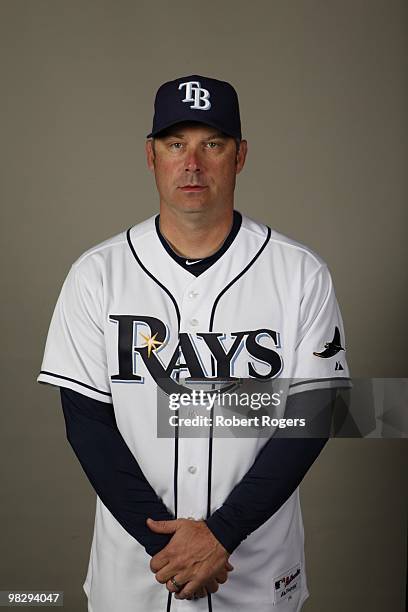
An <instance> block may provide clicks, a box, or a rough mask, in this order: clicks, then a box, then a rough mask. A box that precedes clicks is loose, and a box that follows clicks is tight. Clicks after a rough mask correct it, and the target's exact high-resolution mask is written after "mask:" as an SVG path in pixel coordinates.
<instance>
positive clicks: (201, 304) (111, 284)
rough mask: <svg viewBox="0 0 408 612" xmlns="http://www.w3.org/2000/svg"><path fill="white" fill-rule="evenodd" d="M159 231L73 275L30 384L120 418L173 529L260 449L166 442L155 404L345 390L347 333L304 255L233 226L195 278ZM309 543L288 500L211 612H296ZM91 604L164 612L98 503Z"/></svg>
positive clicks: (150, 223)
mask: <svg viewBox="0 0 408 612" xmlns="http://www.w3.org/2000/svg"><path fill="white" fill-rule="evenodd" d="M156 220H157V217H156V216H153V217H151V218H150V219H148V220H146V221H144V222H142V223H140V224H138V225H136V226H134V227H132V228H130V229H129V230H128V231H127V232H123V233H121V234H119V235H117V236H115V237H113V238H111V239H109V240H107V241H105V242H103V243H101V244H99V245H97V246H96V247H94V248H92V249H90V250H89V251H87V252H86V253H84V254H83V255H82V256H81V257H80V258H79V259H78V260H77V261H76V262H75V263H74V265H73V266H72V268H71V270H70V272H69V274H68V276H67V278H66V280H65V283H64V285H63V288H62V290H61V294H60V296H59V299H58V302H57V305H56V308H55V311H54V314H53V318H52V321H51V325H50V330H49V333H48V338H47V344H46V349H45V355H44V360H43V364H42V368H41V373H40V375H39V377H38V380H39V381H40V382H45V383H49V384H52V385H57V386H59V387H61V386H62V387H67V388H70V389H72V390H74V391H78V392H79V393H82V394H84V395H88V396H89V397H91V398H94V399H98V400H100V401H103V402H109V403H113V407H114V411H115V417H116V422H117V426H118V429H119V431H120V433H121V435H122V437H123V438H124V440H125V441H126V444H127V445H128V447H129V449H130V450H131V451H132V453H133V455H134V456H135V458H136V460H137V462H138V464H139V465H140V467H141V469H142V471H143V473H144V474H145V476H146V478H147V480H148V482H149V483H150V484H151V486H152V487H153V489H154V490H155V492H156V493H157V495H158V496H159V497H160V498H161V499H162V500H163V502H164V503H165V505H166V507H167V508H168V509H169V511H170V512H171V513H172V514H174V515H175V516H177V517H193V518H197V519H199V518H203V517H205V516H207V515H208V511H209V512H210V513H213V512H215V510H216V509H217V508H219V507H220V506H221V505H222V504H223V502H224V500H225V499H226V497H227V496H228V495H229V493H230V492H231V491H232V489H233V488H234V486H235V485H236V484H237V483H238V482H240V480H241V479H242V477H243V476H244V475H245V474H246V472H247V471H248V470H249V468H250V467H251V465H252V464H253V462H254V459H255V457H256V456H258V454H259V452H260V450H261V449H262V447H263V445H264V444H265V442H266V438H265V437H262V436H258V437H256V436H255V437H234V436H232V437H230V438H224V437H216V436H212V435H211V431H210V433H209V436H208V437H201V438H192V437H190V438H187V437H186V438H183V437H178V436H177V435H174V436H173V437H170V436H168V437H159V436H158V435H157V427H158V421H157V409H158V406H159V404H160V402H159V398H160V397H161V396H163V395H164V396H169V394H170V393H172V392H175V391H176V390H177V389H179V388H180V384H181V383H182V381H183V380H184V379H188V377H190V378H204V379H208V380H209V381H211V380H213V379H214V378H215V379H218V378H220V377H225V376H226V377H228V376H230V377H232V378H234V379H236V378H242V379H252V380H255V381H257V380H260V381H264V380H273V379H275V378H278V377H279V378H281V379H285V380H287V381H289V382H288V393H289V394H295V393H301V392H303V391H307V390H311V389H317V388H327V387H336V386H343V385H348V384H349V371H348V367H347V362H346V359H345V338H344V329H343V323H342V319H341V315H340V312H339V308H338V304H337V301H336V297H335V294H334V289H333V285H332V281H331V276H330V273H329V271H328V269H327V266H326V265H325V263H324V262H323V261H322V260H321V259H320V258H319V257H318V256H317V255H316V254H315V253H313V252H312V251H311V250H310V249H308V248H306V247H305V246H303V245H301V244H299V243H297V242H295V241H293V240H291V239H289V238H287V237H285V236H283V235H281V234H279V233H277V232H275V231H273V230H271V229H270V228H268V227H267V226H265V225H264V224H262V223H259V222H257V221H255V220H252V219H250V218H249V217H247V216H245V215H242V222H241V225H240V227H239V230H238V232H237V233H236V235H235V237H234V238H233V240H232V241H231V243H230V244H229V245H228V247H227V248H226V249H225V250H224V251H223V253H222V255H221V257H219V258H218V259H217V260H216V261H215V262H214V264H213V265H212V266H211V267H210V268H208V269H207V270H206V271H205V272H203V273H202V274H200V275H199V276H195V275H194V274H192V273H191V272H190V270H188V269H186V267H185V266H182V265H180V263H179V262H177V261H176V259H175V258H174V257H172V256H171V254H170V253H169V252H168V250H167V249H166V248H165V247H164V245H163V244H162V241H161V240H160V238H159V235H158V232H157V227H156V222H157V221H156ZM280 409H281V411H282V414H283V413H284V405H281V407H280ZM216 410H217V405H215V407H214V411H216ZM303 541H304V534H303V524H302V517H301V510H300V504H299V491H298V489H296V490H295V492H294V493H293V494H292V495H291V496H290V498H289V499H288V500H287V501H286V502H285V503H284V504H283V505H282V506H281V508H280V509H279V510H278V511H277V512H276V513H275V514H274V515H273V516H272V517H270V519H268V520H267V521H266V522H265V523H264V524H263V525H262V526H261V527H259V528H258V529H256V530H255V531H254V532H253V533H251V535H250V536H248V538H246V539H245V540H244V541H243V542H242V543H241V544H240V546H238V548H237V549H236V550H235V551H234V553H233V554H232V555H231V558H230V560H231V562H232V564H233V565H234V567H235V570H234V571H233V572H231V573H230V575H229V579H228V581H227V583H226V584H225V585H222V587H221V588H220V589H219V591H218V592H217V593H216V594H214V595H213V596H212V609H213V610H214V612H215V611H220V612H224V611H225V612H227V611H232V610H236V609H242V608H245V607H246V606H247V607H249V606H255V607H256V608H257V609H258V610H259V611H260V612H266V611H267V610H271V608H272V607H274V606H276V609H277V610H279V611H280V610H281V611H282V612H295V611H298V610H300V608H301V605H302V603H303V602H304V600H305V599H306V598H307V596H308V590H307V583H306V576H305V567H304V549H303ZM84 590H85V592H86V594H87V596H88V601H89V609H90V610H94V611H95V612H108V611H109V612H110V611H111V610H112V609H117V610H120V611H121V612H128V611H129V612H130V611H131V610H132V611H135V610H136V611H139V610H140V611H142V610H143V611H144V610H151V611H152V612H159V611H160V612H162V611H163V610H167V609H168V605H167V604H168V602H167V599H168V597H167V592H166V590H165V589H164V588H163V587H162V585H159V584H158V583H157V582H156V581H155V579H154V576H153V574H152V572H151V571H150V568H149V556H148V555H147V553H146V551H145V550H144V548H143V547H142V546H141V545H140V543H139V542H137V541H136V540H135V539H134V538H132V537H131V536H130V535H129V534H128V533H127V532H126V531H125V530H124V529H123V527H122V526H121V525H120V524H119V523H118V522H117V521H116V519H115V518H114V517H113V516H112V514H111V513H110V512H109V510H108V509H107V508H106V507H105V506H104V505H103V503H102V502H101V500H100V499H99V497H97V506H96V515H95V526H94V535H93V543H92V549H91V556H90V562H89V567H88V574H87V578H86V581H85V584H84ZM170 609H171V610H172V611H176V612H177V611H183V610H186V611H188V610H193V609H194V610H199V611H201V610H208V601H207V599H201V600H197V601H187V600H180V601H179V600H174V599H173V600H171V602H170Z"/></svg>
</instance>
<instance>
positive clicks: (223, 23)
mask: <svg viewBox="0 0 408 612" xmlns="http://www.w3.org/2000/svg"><path fill="white" fill-rule="evenodd" d="M406 43H407V5H406V3H405V2H397V1H395V0H392V1H391V0H382V1H377V0H372V1H366V2H363V1H361V0H353V1H351V0H348V1H344V0H336V1H334V0H332V1H330V0H329V1H327V0H326V1H308V0H303V1H298V2H295V1H278V2H276V1H265V0H262V1H260V0H254V1H252V2H247V1H245V2H242V1H237V0H233V1H232V0H227V1H225V0H224V1H223V2H219V1H218V2H214V1H212V0H206V1H205V2H192V1H191V0H190V1H184V0H182V1H178V0H173V1H171V2H170V1H169V2H165V1H163V0H155V2H140V1H138V2H136V1H134V2H130V1H123V0H120V1H113V0H112V1H111V2H96V1H89V0H81V2H79V1H73V0H69V1H61V0H55V1H42V0H35V1H34V0H32V1H29V0H27V1H21V0H13V1H4V0H3V1H1V2H0V45H1V47H2V48H1V54H0V61H1V66H0V69H1V97H0V116H1V126H0V128H1V131H0V133H1V145H2V146H1V153H0V155H1V164H0V168H1V174H2V176H1V181H0V190H1V234H2V235H1V249H2V257H1V264H2V304H1V305H2V316H1V323H2V333H1V339H2V350H1V364H2V380H3V385H2V389H3V392H2V410H1V423H0V425H1V429H0V431H1V433H0V453H1V456H0V459H1V462H0V466H1V467H0V478H1V505H0V520H1V524H2V526H3V529H2V534H1V536H0V549H1V553H2V554H1V556H0V589H8V588H21V589H24V588H25V589H27V588H41V589H51V590H52V589H61V590H64V591H65V601H66V606H65V609H66V610H68V611H71V610H72V611H74V610H75V611H79V610H85V609H86V604H85V596H84V594H83V593H82V582H83V580H84V577H85V572H86V568H87V563H88V555H89V548H90V541H91V535H92V527H93V518H94V506H95V495H94V493H93V491H92V489H91V487H90V485H89V484H88V482H87V480H86V477H85V476H84V475H83V473H82V471H81V467H80V465H79V463H78V462H77V460H76V458H75V456H74V454H73V453H72V451H71V449H70V447H69V445H68V443H67V441H66V439H65V431H64V424H63V418H62V413H61V410H60V408H59V401H58V395H57V393H55V392H53V391H52V390H50V388H47V387H42V386H40V385H37V384H36V383H35V378H36V374H37V371H38V369H39V366H40V363H41V358H42V351H43V347H44V342H45V336H46V332H47V329H48V324H49V320H50V316H51V313H52V309H53V307H54V304H55V301H56V298H57V295H58V293H59V290H60V287H61V284H62V281H63V279H64V277H65V275H66V273H67V271H68V268H69V266H70V264H71V263H72V262H73V261H74V260H75V259H76V258H77V257H78V256H79V255H80V254H81V253H82V252H83V251H84V250H85V249H87V248H89V247H90V246H91V245H93V244H95V243H97V242H100V241H101V240H103V239H105V238H107V237H108V236H111V235H113V234H115V233H117V232H119V231H121V230H122V229H125V228H127V227H128V226H130V225H133V224H135V223H137V222H138V221H141V220H143V219H144V218H146V217H148V216H150V215H151V214H153V213H155V212H156V211H157V197H156V193H155V188H154V184H153V180H152V177H151V175H150V174H149V173H148V171H147V169H146V167H145V160H144V152H143V144H144V137H145V135H146V134H147V132H148V131H149V129H150V126H151V117H152V104H153V98H154V93H155V91H156V89H157V87H158V86H159V85H160V84H161V83H162V82H163V81H165V80H168V79H171V78H175V77H178V76H184V75H188V74H191V73H199V74H200V73H201V74H206V75H209V76H214V77H218V78H222V79H227V80H229V81H231V82H232V83H233V84H234V85H235V86H236V88H237V90H238V93H239V97H240V104H241V114H242V121H243V131H244V135H245V137H246V138H247V139H248V141H249V155H248V160H247V166H246V168H245V170H244V172H243V174H242V175H241V176H240V177H239V181H238V192H237V200H236V207H237V208H238V209H239V210H241V211H242V212H244V213H247V214H249V215H250V216H253V217H255V218H258V219H260V220H262V221H264V222H266V223H268V224H270V225H271V226H273V227H274V228H275V229H277V230H279V231H281V232H283V233H285V234H287V235H289V236H291V237H293V238H295V239H297V240H299V241H301V242H304V243H305V244H307V245H308V246H310V247H311V248H313V249H314V250H316V251H317V252H318V253H319V254H320V255H321V256H322V257H323V258H324V259H325V260H326V261H327V263H328V265H329V267H330V269H331V272H332V274H333V277H334V281H335V287H336V293H337V297H338V300H339V303H340V306H341V309H342V313H343V317H344V322H345V326H346V332H347V346H348V359H349V363H350V366H351V371H352V373H353V376H355V377H364V376H366V377H403V376H407V367H406V365H407V358H406V334H405V330H406V320H405V319H406V317H405V316H404V315H405V313H406V304H407V282H406V280H407V278H406V264H407V241H406V236H405V235H406V228H407V206H406V196H407V173H406V162H407V129H406V128H407V115H406V108H407V107H408V104H407V103H408V100H407V97H408V96H407V91H408V90H407V75H408V71H407V63H408V61H407V60H408V54H407V44H406ZM406 450H407V447H406V441H403V440H388V441H385V440H331V441H330V442H329V444H328V445H327V446H326V448H325V450H324V451H323V454H322V455H321V457H320V458H319V460H318V462H317V463H316V464H315V465H314V466H313V468H312V469H311V471H310V472H309V474H308V475H307V477H306V479H305V481H304V484H303V485H302V505H303V511H304V520H305V529H306V539H307V540H306V554H307V564H308V575H309V585H310V589H311V593H312V595H311V598H310V599H309V601H308V602H307V604H306V606H305V610H306V612H321V611H323V610H324V611H326V610H330V612H337V611H338V612H343V611H344V610H345V609H347V610H349V611H350V612H351V611H356V612H357V611H359V612H360V611H361V610H370V611H372V612H380V611H381V612H385V611H387V612H390V611H392V612H400V611H402V610H403V607H404V606H403V602H404V597H405V595H404V576H405V571H406V565H405V564H406V556H405V546H406V509H407V496H406V479H405V477H404V476H405V474H406V469H407V452H406ZM118 612H120V611H118Z"/></svg>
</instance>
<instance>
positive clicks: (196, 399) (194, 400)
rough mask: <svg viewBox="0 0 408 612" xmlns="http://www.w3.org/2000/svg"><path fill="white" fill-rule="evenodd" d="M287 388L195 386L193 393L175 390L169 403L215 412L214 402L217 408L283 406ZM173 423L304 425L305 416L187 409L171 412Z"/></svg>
mask: <svg viewBox="0 0 408 612" xmlns="http://www.w3.org/2000/svg"><path fill="white" fill-rule="evenodd" d="M283 394H284V392H283V390H280V391H277V392H274V393H266V392H263V393H245V392H242V393H239V394H238V393H236V392H232V393H231V392H224V393H222V394H221V395H218V394H215V393H214V392H208V391H204V390H203V389H200V390H197V389H194V390H192V391H191V392H190V393H171V394H170V395H169V400H168V407H169V409H170V410H171V411H179V410H180V409H182V408H188V407H190V408H196V409H197V408H198V409H199V408H201V409H204V410H205V411H206V412H207V413H211V414H212V413H213V409H214V406H215V405H217V408H229V409H234V410H236V409H237V408H238V407H240V408H247V409H249V410H252V411H259V410H261V409H262V408H271V407H279V406H280V405H281V403H282V397H283ZM169 424H170V426H171V427H180V426H184V427H210V426H215V427H279V428H286V427H304V426H305V425H306V419H304V418H295V419H287V418H277V417H274V416H273V415H271V414H261V415H258V414H255V415H251V416H249V415H248V416H243V415H237V414H230V415H228V414H225V413H224V414H215V415H214V416H210V414H205V413H204V414H197V413H196V412H194V411H193V412H191V411H190V412H187V415H186V414H183V415H180V414H171V415H170V416H169Z"/></svg>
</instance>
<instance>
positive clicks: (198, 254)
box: [160, 208, 233, 259]
mask: <svg viewBox="0 0 408 612" xmlns="http://www.w3.org/2000/svg"><path fill="white" fill-rule="evenodd" d="M232 224H233V210H232V209H231V210H229V211H225V212H223V214H222V215H220V216H219V217H217V218H213V219H211V220H209V219H208V217H207V216H206V215H202V214H200V213H188V214H180V215H178V214H176V215H174V214H172V212H169V211H167V209H164V208H161V209H160V232H161V233H162V235H163V236H164V238H165V239H166V240H167V242H168V243H169V244H170V246H171V247H172V249H173V250H174V251H176V253H178V254H179V255H182V256H184V257H188V258H189V259H199V258H204V257H209V256H210V255H212V254H213V253H215V252H216V251H218V249H219V248H220V247H221V245H222V244H223V242H224V241H225V239H226V237H227V236H228V234H229V232H230V231H231V228H232Z"/></svg>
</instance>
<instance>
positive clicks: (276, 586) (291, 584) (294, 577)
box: [273, 563, 302, 606]
mask: <svg viewBox="0 0 408 612" xmlns="http://www.w3.org/2000/svg"><path fill="white" fill-rule="evenodd" d="M301 575H302V571H301V567H300V563H298V564H297V565H294V566H293V567H291V568H290V569H289V570H288V571H287V572H285V573H284V574H281V575H280V576H278V577H277V578H274V580H273V604H274V606H276V605H277V604H279V603H280V602H282V601H285V600H287V599H291V598H292V596H293V594H294V593H296V592H297V591H298V590H299V589H300V583H301Z"/></svg>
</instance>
